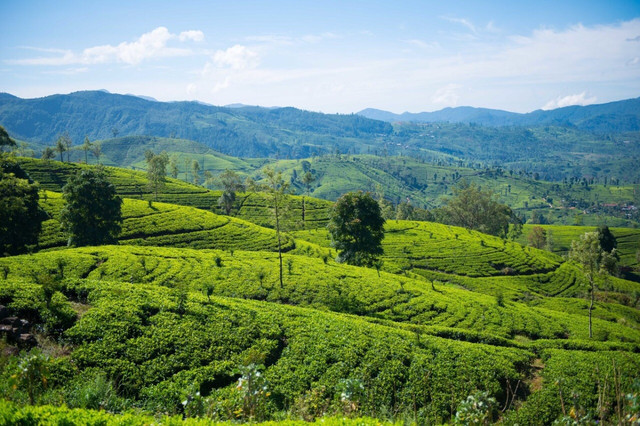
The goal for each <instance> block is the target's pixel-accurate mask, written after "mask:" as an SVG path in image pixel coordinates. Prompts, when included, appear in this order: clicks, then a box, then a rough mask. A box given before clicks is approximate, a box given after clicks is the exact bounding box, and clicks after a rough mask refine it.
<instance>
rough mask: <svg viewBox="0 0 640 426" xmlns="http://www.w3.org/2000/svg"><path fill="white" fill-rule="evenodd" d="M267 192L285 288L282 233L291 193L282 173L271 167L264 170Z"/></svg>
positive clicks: (281, 280) (281, 279) (281, 284)
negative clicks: (286, 198) (286, 199)
mask: <svg viewBox="0 0 640 426" xmlns="http://www.w3.org/2000/svg"><path fill="white" fill-rule="evenodd" d="M264 174H265V177H266V190H267V194H268V195H269V198H270V205H271V206H272V208H273V216H274V219H275V221H276V223H275V225H276V238H277V239H278V260H279V262H280V288H282V287H283V286H284V283H283V278H282V275H283V274H282V231H283V229H284V221H283V219H284V214H285V210H286V206H285V194H286V193H287V192H288V191H289V183H288V182H285V181H284V179H283V178H282V172H276V171H275V170H273V169H272V168H270V167H267V168H265V169H264Z"/></svg>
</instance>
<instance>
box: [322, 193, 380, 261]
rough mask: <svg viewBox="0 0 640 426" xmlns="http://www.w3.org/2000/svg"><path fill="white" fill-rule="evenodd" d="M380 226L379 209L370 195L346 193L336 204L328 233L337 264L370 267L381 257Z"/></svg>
mask: <svg viewBox="0 0 640 426" xmlns="http://www.w3.org/2000/svg"><path fill="white" fill-rule="evenodd" d="M384 222H385V220H384V219H383V217H382V213H381V211H380V205H379V204H378V202H377V201H376V200H374V199H373V197H372V196H371V194H369V193H364V192H362V191H358V192H348V193H346V194H344V195H342V196H341V197H340V198H339V199H338V201H336V204H335V206H334V207H333V211H332V213H331V219H330V221H329V225H328V228H329V232H330V233H331V245H332V246H333V247H335V248H336V249H337V250H338V251H339V253H338V259H337V260H338V261H339V262H346V263H348V264H350V265H363V266H371V265H373V264H374V262H375V261H376V259H377V257H378V256H379V255H381V254H382V253H383V250H382V239H383V238H384Z"/></svg>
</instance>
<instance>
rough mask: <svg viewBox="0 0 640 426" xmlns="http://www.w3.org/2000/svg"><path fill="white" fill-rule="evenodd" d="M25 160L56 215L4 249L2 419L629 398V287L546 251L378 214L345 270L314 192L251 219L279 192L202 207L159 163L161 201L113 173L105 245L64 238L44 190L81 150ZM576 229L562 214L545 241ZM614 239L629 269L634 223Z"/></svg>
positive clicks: (587, 410) (196, 191) (392, 415)
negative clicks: (114, 230)
mask: <svg viewBox="0 0 640 426" xmlns="http://www.w3.org/2000/svg"><path fill="white" fill-rule="evenodd" d="M21 163H22V164H23V165H24V166H25V168H27V169H29V168H30V170H33V171H34V175H36V174H38V173H39V176H40V177H39V178H38V179H42V180H43V181H44V182H45V183H43V187H44V188H45V189H48V190H42V191H41V192H40V205H41V207H42V208H43V209H44V210H45V211H46V213H47V215H48V217H49V219H48V220H46V221H45V222H43V225H42V232H41V233H40V236H39V247H38V248H39V249H40V251H38V252H33V253H30V254H24V255H19V256H8V257H4V258H0V305H1V306H0V322H2V324H1V325H2V327H3V328H2V329H1V330H2V331H1V332H2V333H3V340H2V342H1V343H0V394H2V395H3V397H4V401H3V402H0V422H5V423H9V424H11V423H16V422H24V423H27V424H30V423H29V422H31V423H36V422H38V421H40V420H41V419H47V420H52V421H53V420H56V421H59V422H79V423H82V422H85V423H86V422H97V423H107V424H109V423H110V422H111V423H118V422H126V423H128V424H145V423H148V422H149V421H150V420H149V419H154V420H153V421H158V422H162V423H164V424H174V423H178V422H180V421H181V419H182V418H186V419H191V420H188V421H190V422H192V423H194V424H195V423H197V424H200V423H202V424H208V423H210V422H212V421H263V420H284V419H288V420H287V421H289V423H291V424H296V423H295V422H296V421H298V420H306V421H313V420H318V419H324V417H326V416H330V417H329V418H327V419H325V420H323V421H324V423H325V424H378V423H377V422H378V420H373V418H375V419H381V420H389V421H392V422H393V421H395V422H404V423H410V422H414V423H417V424H440V423H445V422H460V423H464V422H465V420H463V419H469V418H476V419H481V420H479V421H480V422H481V423H482V422H485V423H486V422H492V421H502V422H504V423H507V424H512V423H518V424H528V423H531V422H532V419H535V422H539V423H541V424H549V423H552V422H553V421H554V420H556V419H559V418H564V421H572V420H573V419H581V420H580V421H581V422H586V421H596V420H597V421H599V422H604V423H616V422H622V421H631V419H632V418H633V416H634V415H637V414H638V413H637V412H636V411H637V407H636V408H634V405H633V404H634V402H633V401H637V393H636V394H634V392H637V391H636V390H634V379H636V378H638V371H640V355H639V354H640V314H639V310H638V309H639V308H640V284H638V283H637V282H632V281H628V280H625V279H621V278H618V277H614V276H609V275H604V274H601V275H600V274H599V275H598V276H595V275H593V274H592V276H591V277H589V278H593V282H591V280H590V279H588V277H586V276H585V274H584V270H583V269H582V268H581V266H580V265H579V264H578V263H574V262H571V261H567V260H566V259H565V258H564V257H561V256H560V255H559V254H555V253H552V252H549V251H545V250H540V249H535V248H532V247H525V246H523V245H520V244H519V243H517V242H514V241H510V240H505V239H502V238H499V237H496V236H491V235H487V234H483V233H480V232H477V231H471V230H467V229H464V228H460V227H456V226H448V225H443V224H438V223H432V222H417V221H409V220H397V221H396V220H390V221H387V223H386V224H385V225H384V239H383V240H382V245H381V248H382V252H383V253H382V254H381V256H380V257H379V261H377V260H376V259H375V257H376V256H378V255H379V254H380V253H378V252H376V253H373V258H372V261H371V262H361V263H362V264H367V265H369V267H367V268H364V267H359V266H350V265H346V264H343V263H337V262H336V261H334V259H335V258H336V256H337V252H336V251H335V250H334V249H333V248H332V247H331V241H330V239H329V234H328V231H327V229H326V227H325V226H324V224H325V223H326V221H327V219H328V216H329V211H330V210H329V206H330V204H329V203H326V202H323V201H321V200H315V199H311V198H310V197H308V196H306V197H304V199H303V198H302V197H297V196H288V197H284V198H282V199H281V200H282V204H281V206H283V208H284V210H285V211H287V214H286V215H285V214H284V212H282V214H283V216H282V218H285V217H286V220H284V221H283V222H282V226H283V228H279V227H276V229H275V230H274V229H269V228H266V227H263V226H262V225H268V226H273V225H274V213H273V211H272V207H273V202H274V199H275V197H274V196H273V193H272V195H271V196H269V195H268V194H262V193H245V194H239V196H238V199H237V200H236V201H237V203H238V204H234V206H233V209H235V211H236V212H237V216H239V217H243V218H244V219H241V218H239V217H231V216H223V215H219V214H216V213H214V212H212V211H211V210H214V211H219V209H218V207H217V197H219V195H220V192H219V191H218V192H214V191H208V190H206V189H204V188H199V187H195V186H192V185H188V184H185V183H182V182H180V181H177V180H169V181H168V182H167V183H166V186H165V188H163V192H162V193H159V194H158V198H159V199H163V198H162V197H165V198H164V199H166V200H170V201H173V203H166V202H155V201H152V198H155V194H151V191H150V190H149V189H148V187H147V186H146V176H145V175H144V174H142V173H139V172H131V171H126V170H122V169H116V168H107V169H106V170H107V174H108V176H110V177H113V181H114V183H115V188H116V190H117V192H118V193H120V194H121V195H128V197H126V198H124V202H123V205H122V218H123V221H122V225H121V227H122V232H121V233H120V235H119V236H118V243H119V245H107V246H88V247H82V248H70V247H65V246H66V243H67V236H66V235H65V234H63V233H62V232H61V231H60V229H61V228H60V215H61V211H62V210H63V206H64V204H63V200H62V198H61V195H60V193H58V192H52V191H51V190H58V191H59V188H60V182H58V181H60V180H62V177H63V176H67V175H70V174H72V173H75V172H76V171H77V170H80V169H84V168H85V167H87V166H82V165H71V164H67V163H58V162H42V161H33V160H21ZM47 168H48V169H49V172H48V171H47ZM56 176H57V177H56ZM273 176H277V177H278V179H276V180H278V181H279V178H280V177H281V175H278V174H276V173H273ZM290 182H291V181H290V180H289V182H285V183H284V184H283V183H282V181H279V182H276V181H275V180H274V186H273V191H274V192H277V191H279V189H281V188H284V187H286V184H287V183H290ZM138 190H139V191H140V192H136V191H138ZM136 194H137V195H136ZM280 194H281V192H279V193H278V196H280ZM139 198H142V199H139ZM370 201H371V204H372V205H373V206H375V207H376V208H377V207H378V204H377V203H376V202H375V201H373V200H370ZM189 203H190V205H180V204H189ZM303 209H304V210H303ZM303 211H304V219H305V220H301V219H302V215H303ZM345 217H346V216H345ZM246 219H250V220H246ZM358 220H360V219H358ZM348 222H353V219H352V218H349V219H348ZM545 229H547V230H549V231H550V232H551V233H554V230H555V228H550V227H547V228H545ZM286 231H288V232H286ZM525 231H526V232H529V231H530V229H525ZM280 232H282V234H281V235H280V236H279V235H278V234H280ZM573 232H576V230H575V229H573V228H568V227H567V229H564V228H558V232H557V235H558V237H557V238H556V239H555V240H554V241H555V243H554V244H555V246H554V247H556V248H561V247H564V244H567V241H568V240H569V239H573V237H571V236H570V235H573V234H572V233H573ZM614 234H616V235H618V236H620V237H621V242H620V250H621V253H622V256H623V262H624V265H625V267H627V268H631V269H633V268H635V267H636V266H637V264H635V263H634V262H633V259H632V257H631V256H632V252H633V244H632V242H633V239H634V236H635V235H636V234H635V233H634V231H633V230H629V229H614ZM346 237H348V235H346ZM334 238H335V236H334ZM523 238H525V239H526V238H527V237H526V233H525V236H523ZM279 239H280V241H278V240H279ZM557 251H558V252H559V253H560V254H562V253H561V252H562V251H563V250H557ZM589 299H590V300H589ZM591 303H593V306H591ZM591 317H593V318H592V321H591ZM7 325H8V326H9V327H8V328H7V327H6V326H7ZM592 331H593V333H592ZM591 334H592V336H591ZM20 350H22V351H21V352H20ZM627 395H631V396H630V397H629V398H627ZM633 395H636V396H635V397H634V396H633ZM633 398H636V399H635V400H634V399H633ZM480 402H481V403H480ZM60 407H68V408H60ZM478 407H484V408H482V409H480V408H478ZM96 410H97V411H96ZM634 410H636V411H634ZM107 413H109V414H107ZM363 416H364V417H363ZM343 417H346V418H348V419H349V420H342V418H343ZM47 420H44V421H47ZM467 421H468V420H467Z"/></svg>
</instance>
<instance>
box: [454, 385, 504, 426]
mask: <svg viewBox="0 0 640 426" xmlns="http://www.w3.org/2000/svg"><path fill="white" fill-rule="evenodd" d="M495 405H496V400H495V398H492V397H490V396H489V392H483V391H478V392H475V393H474V394H472V395H469V396H468V397H467V399H465V400H464V401H462V402H461V403H460V405H458V411H457V412H456V417H455V419H454V422H455V424H459V425H488V424H491V421H492V420H493V416H492V414H493V408H494V407H495Z"/></svg>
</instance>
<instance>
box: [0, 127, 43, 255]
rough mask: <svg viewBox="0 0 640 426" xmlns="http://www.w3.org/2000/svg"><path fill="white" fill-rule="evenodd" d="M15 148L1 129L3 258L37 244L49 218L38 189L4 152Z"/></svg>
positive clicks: (0, 233)
mask: <svg viewBox="0 0 640 426" xmlns="http://www.w3.org/2000/svg"><path fill="white" fill-rule="evenodd" d="M15 146H16V142H15V141H14V140H13V139H12V138H11V137H10V136H9V134H8V133H7V131H6V130H5V129H4V128H3V127H2V126H0V255H13V254H19V253H23V252H25V251H26V250H28V248H29V247H31V246H34V245H35V244H37V242H38V234H39V233H40V230H41V229H42V222H43V221H44V220H45V218H46V213H45V212H44V211H43V210H42V209H40V206H39V204H38V201H39V199H40V197H39V195H38V185H37V184H36V183H34V182H32V181H31V180H29V177H28V176H27V175H26V173H25V172H24V171H23V170H22V169H21V168H20V166H19V165H18V164H17V163H16V162H15V160H14V159H13V158H12V157H11V156H10V155H9V154H7V153H5V152H4V149H5V148H12V147H15Z"/></svg>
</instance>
